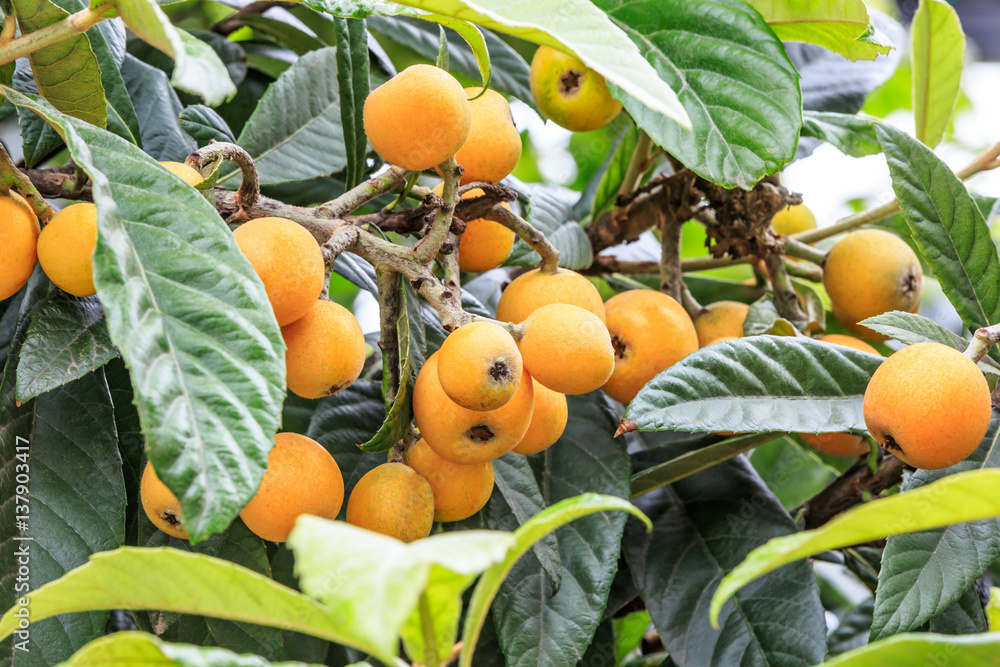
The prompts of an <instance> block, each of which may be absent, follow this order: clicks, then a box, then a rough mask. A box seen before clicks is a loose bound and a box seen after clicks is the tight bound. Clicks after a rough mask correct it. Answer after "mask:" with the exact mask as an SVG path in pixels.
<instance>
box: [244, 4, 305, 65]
mask: <svg viewBox="0 0 1000 667" xmlns="http://www.w3.org/2000/svg"><path fill="white" fill-rule="evenodd" d="M240 23H242V24H243V25H246V26H249V27H251V28H253V31H254V33H255V35H256V36H264V37H267V38H270V39H271V40H272V41H274V42H276V43H277V44H279V45H281V46H284V47H285V48H287V49H289V50H290V51H292V52H293V53H295V54H296V55H299V56H304V55H306V54H307V53H309V52H310V51H315V50H317V49H321V48H323V43H322V42H321V41H320V40H318V39H316V38H315V37H313V36H312V35H310V34H309V33H308V32H304V31H302V30H300V29H299V28H297V27H295V26H294V25H292V24H290V23H288V22H287V21H279V20H278V19H273V18H269V17H267V16H262V15H260V14H256V13H249V14H247V15H245V16H244V17H242V18H241V19H240Z"/></svg>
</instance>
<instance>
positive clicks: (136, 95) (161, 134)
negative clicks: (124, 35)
mask: <svg viewBox="0 0 1000 667" xmlns="http://www.w3.org/2000/svg"><path fill="white" fill-rule="evenodd" d="M122 77H123V78H124V80H125V85H126V87H127V88H128V94H129V96H130V98H131V99H132V105H133V108H134V109H135V113H136V116H137V117H138V119H139V137H140V143H141V145H142V149H143V150H144V151H145V152H146V153H148V154H149V155H150V156H152V157H153V158H154V159H156V160H172V161H174V162H183V161H184V160H185V158H187V156H188V154H190V153H191V152H192V151H194V150H195V149H196V148H198V145H197V144H196V143H195V142H194V141H192V140H191V139H190V138H189V137H188V136H187V135H186V134H185V133H184V132H182V131H181V126H180V123H179V122H178V120H177V116H178V114H180V112H181V109H182V108H183V107H182V106H181V102H180V100H179V99H178V98H177V93H175V92H174V89H173V88H171V87H170V82H169V81H168V80H167V75H166V74H164V73H163V70H160V69H157V68H156V67H153V66H152V65H147V64H146V63H144V62H142V61H141V60H139V59H138V58H136V57H135V56H132V55H131V54H126V55H125V60H124V62H122Z"/></svg>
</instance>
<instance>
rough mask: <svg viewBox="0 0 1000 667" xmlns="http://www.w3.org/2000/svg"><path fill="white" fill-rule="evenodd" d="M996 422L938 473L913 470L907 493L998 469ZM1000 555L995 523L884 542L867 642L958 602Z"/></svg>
mask: <svg viewBox="0 0 1000 667" xmlns="http://www.w3.org/2000/svg"><path fill="white" fill-rule="evenodd" d="M998 426H1000V417H998V415H997V414H996V413H994V415H993V419H992V422H991V424H990V430H989V431H988V432H987V433H986V437H985V438H984V439H983V442H982V443H981V444H980V445H979V448H978V449H976V451H975V452H973V453H972V455H971V456H969V458H967V459H966V460H964V461H962V462H961V463H959V464H957V465H954V466H952V467H950V468H945V469H944V470H918V471H917V472H915V473H913V475H911V476H910V478H909V479H908V480H907V481H906V484H905V485H904V487H903V489H902V491H904V493H908V492H910V491H912V490H914V489H918V488H920V487H923V486H926V485H928V484H930V483H931V482H935V481H937V480H939V479H942V478H944V477H947V476H948V475H952V474H955V473H957V472H963V471H966V470H979V469H983V468H997V467H1000V446H998V445H997V443H998V440H1000V428H998ZM998 556H1000V519H989V520H986V521H979V522H977V523H960V524H955V525H951V526H946V527H943V528H935V529H933V530H927V531H922V532H919V533H908V534H905V535H896V536H894V537H890V538H889V539H888V540H887V541H886V545H885V551H884V552H883V553H882V568H881V569H880V570H879V575H878V590H877V591H876V593H875V612H874V619H873V621H872V628H871V640H872V641H875V640H877V639H882V638H884V637H888V636H890V635H895V634H899V633H900V632H909V631H911V630H916V629H917V628H919V627H920V626H921V625H923V624H924V623H926V622H927V621H928V620H930V619H932V618H934V617H935V616H937V615H938V614H940V613H942V612H943V611H945V610H946V609H947V608H948V607H949V606H951V605H953V604H954V603H956V602H958V601H959V599H960V598H962V596H963V594H964V593H965V592H966V591H967V590H969V588H971V587H972V585H973V584H975V582H976V579H978V578H979V577H981V576H983V573H984V572H985V571H986V568H988V567H989V566H990V565H991V564H992V563H993V562H994V561H995V560H996V559H997V557H998Z"/></svg>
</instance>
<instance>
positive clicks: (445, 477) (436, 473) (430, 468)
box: [403, 438, 493, 521]
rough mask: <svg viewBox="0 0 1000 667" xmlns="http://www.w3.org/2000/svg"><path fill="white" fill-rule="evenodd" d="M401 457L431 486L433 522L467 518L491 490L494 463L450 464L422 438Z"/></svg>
mask: <svg viewBox="0 0 1000 667" xmlns="http://www.w3.org/2000/svg"><path fill="white" fill-rule="evenodd" d="M403 460H404V462H405V463H406V464H407V465H409V466H410V467H411V468H413V469H414V470H416V471H417V473H418V474H419V475H420V476H421V477H423V478H424V479H426V480H427V483H428V484H430V485H431V490H432V491H433V492H434V520H435V521H461V520H462V519H468V518H469V517H470V516H472V515H473V514H475V513H476V512H478V511H479V510H481V509H482V508H483V505H485V504H486V501H488V500H489V499H490V495H491V494H492V493H493V464H492V463H490V462H489V461H485V462H483V463H474V464H472V465H461V464H459V463H452V462H451V461H449V460H448V459H443V458H441V457H440V456H438V455H437V454H436V453H435V452H434V450H433V449H431V447H430V445H428V444H427V441H426V440H424V439H423V438H421V439H420V440H418V441H417V442H416V444H414V445H413V446H412V447H410V448H409V449H408V450H406V454H404V458H403Z"/></svg>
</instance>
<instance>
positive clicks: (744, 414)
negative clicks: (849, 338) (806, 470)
mask: <svg viewBox="0 0 1000 667" xmlns="http://www.w3.org/2000/svg"><path fill="white" fill-rule="evenodd" d="M880 363H882V357H879V356H876V355H873V354H868V353H866V352H859V351H857V350H854V349H851V348H846V347H842V346H837V345H829V344H827V343H821V342H819V341H816V340H812V339H811V338H790V337H784V336H751V337H749V338H741V339H739V340H734V341H726V342H724V343H718V344H716V345H711V346H709V347H705V348H702V349H700V350H698V351H697V352H694V353H693V354H690V355H688V356H687V357H686V358H684V359H683V360H681V361H679V362H677V363H676V364H674V365H673V366H671V367H670V368H668V369H667V370H665V371H663V372H662V373H660V374H659V375H657V376H656V377H655V378H653V379H652V380H651V381H650V382H649V384H647V385H646V386H645V387H643V388H642V389H640V390H639V394H638V396H636V397H635V400H633V401H632V403H631V404H630V405H629V407H628V410H627V411H626V412H625V418H626V419H631V420H634V421H635V422H636V423H637V424H638V427H639V429H640V430H643V431H663V430H670V429H677V430H682V431H733V432H736V433H752V432H765V431H792V432H802V433H839V432H841V431H864V430H865V421H864V416H863V415H862V412H861V402H862V397H863V396H864V393H865V388H866V387H867V386H868V380H869V378H871V375H872V373H874V372H875V368H876V367H878V365H879V364H880Z"/></svg>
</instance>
